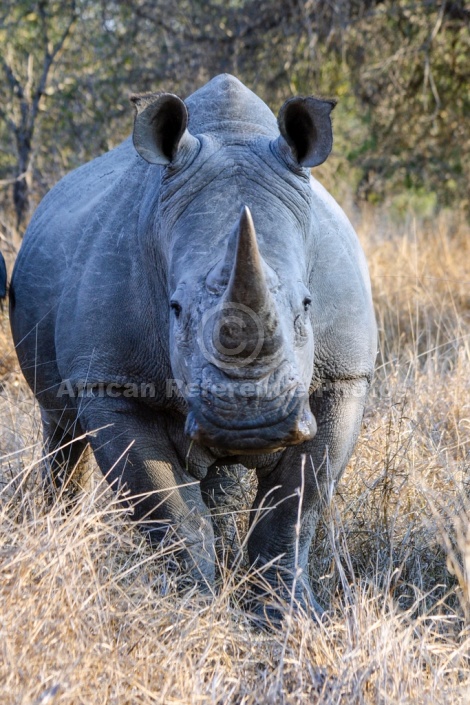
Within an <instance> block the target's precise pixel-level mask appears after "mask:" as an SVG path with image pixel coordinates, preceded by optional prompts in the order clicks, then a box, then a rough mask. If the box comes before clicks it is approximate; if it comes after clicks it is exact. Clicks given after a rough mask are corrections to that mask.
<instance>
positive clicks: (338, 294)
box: [311, 178, 377, 379]
mask: <svg viewBox="0 0 470 705" xmlns="http://www.w3.org/2000/svg"><path fill="white" fill-rule="evenodd" d="M311 186H312V192H313V204H312V208H313V218H312V221H313V224H312V230H313V232H312V239H313V249H314V252H313V266H312V275H311V276H312V281H311V290H312V293H313V301H314V306H313V325H314V330H315V337H316V368H317V370H316V372H317V375H318V376H319V377H327V378H333V379H335V378H336V379H338V378H350V377H357V376H366V377H370V376H371V374H372V370H373V367H374V361H375V357H376V352H377V328H376V323H375V314H374V309H373V304H372V294H371V285H370V277H369V271H368V267H367V262H366V259H365V256H364V253H363V250H362V247H361V244H360V242H359V239H358V237H357V235H356V232H355V230H354V228H353V226H352V225H351V223H350V221H349V219H348V218H347V216H346V214H345V213H344V211H343V210H342V209H341V208H340V206H339V205H338V204H337V203H336V201H335V200H334V198H333V197H332V196H331V195H330V194H329V193H328V192H327V191H326V189H325V188H323V186H321V184H319V183H318V181H316V180H315V179H313V178H312V179H311Z"/></svg>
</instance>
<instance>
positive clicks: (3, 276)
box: [0, 252, 7, 299]
mask: <svg viewBox="0 0 470 705" xmlns="http://www.w3.org/2000/svg"><path fill="white" fill-rule="evenodd" d="M6 295H7V268H6V265H5V260H4V259H3V255H2V253H1V252H0V299H4V298H5V296H6Z"/></svg>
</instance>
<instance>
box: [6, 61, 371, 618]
mask: <svg viewBox="0 0 470 705" xmlns="http://www.w3.org/2000/svg"><path fill="white" fill-rule="evenodd" d="M131 100H132V102H133V104H134V107H135V123H134V130H133V135H132V138H131V137H129V138H128V139H127V140H125V141H124V142H123V143H122V144H121V145H120V146H118V147H116V148H115V149H113V150H111V151H110V152H108V153H107V154H105V155H103V156H101V157H99V158H97V159H95V160H93V161H92V162H90V163H88V164H85V165H84V166H82V167H80V168H78V169H77V170H75V171H73V172H72V173H70V174H68V175H67V176H66V177H65V178H63V179H62V180H61V181H60V182H59V183H58V184H57V185H56V186H55V187H54V188H53V189H52V190H51V191H50V193H49V194H48V195H47V196H46V197H45V198H44V200H43V201H42V203H41V204H40V206H39V207H38V209H37V211H36V213H35V215H34V217H33V218H32V221H31V223H30V225H29V228H28V230H27V233H26V235H25V237H24V241H23V244H22V247H21V251H20V253H19V255H18V258H17V261H16V265H15V269H14V273H13V277H12V282H11V296H10V301H11V325H12V331H13V337H14V340H15V343H16V349H17V352H18V357H19V361H20V364H21V367H22V370H23V373H24V375H25V377H26V379H27V381H28V383H29V385H30V386H31V388H32V390H33V391H34V394H35V395H36V398H37V400H38V402H39V405H40V410H41V417H42V423H43V429H44V444H45V453H46V459H47V461H48V468H49V469H48V472H49V477H50V478H51V481H52V482H53V483H55V484H57V483H60V482H62V481H63V478H64V473H65V474H67V473H70V472H72V471H73V470H76V467H77V465H78V464H79V462H80V460H81V458H82V457H83V453H84V449H85V447H86V445H87V443H89V444H90V445H91V447H92V449H93V452H94V455H95V458H96V460H97V463H98V465H99V467H100V469H101V471H102V472H103V473H104V475H105V476H106V478H107V479H108V481H109V482H110V483H111V485H112V486H113V487H115V488H116V489H117V491H118V492H119V493H120V494H119V496H120V497H121V498H122V501H123V502H127V505H128V507H129V510H130V511H131V513H132V515H133V517H134V518H135V520H136V521H138V522H139V524H140V525H141V526H142V527H143V528H144V529H145V530H146V531H147V532H148V535H149V537H150V539H151V541H152V542H155V543H159V542H160V541H161V540H162V539H163V538H164V537H166V536H167V535H168V532H171V533H172V535H173V536H174V538H175V540H176V542H177V545H178V554H179V558H180V561H181V562H182V565H183V567H184V568H185V570H187V571H188V572H189V573H188V574H189V575H190V576H192V579H193V580H194V581H195V582H196V583H197V584H198V586H200V587H201V590H204V589H206V590H207V589H209V590H211V589H212V586H213V584H214V575H215V563H216V560H215V549H214V527H213V521H212V519H211V513H210V508H213V507H214V506H217V503H218V502H219V501H220V502H222V503H223V501H224V496H225V492H226V482H227V478H229V477H230V472H229V471H230V469H231V468H232V466H236V468H238V469H240V467H244V468H248V469H252V470H253V469H255V470H256V476H257V482H258V485H257V493H256V498H255V500H254V505H253V508H252V511H251V514H252V516H254V517H256V520H255V521H253V522H252V525H251V527H250V531H249V539H248V554H249V560H250V562H251V564H252V565H253V566H255V567H256V569H258V573H259V572H261V573H262V574H263V577H264V581H265V584H266V585H268V587H269V589H270V590H271V592H274V593H275V594H277V595H279V597H280V598H285V599H291V600H292V603H293V604H295V605H296V607H297V608H303V609H307V610H309V611H311V612H313V614H315V613H317V612H319V611H320V610H321V608H320V606H319V605H318V603H317V601H316V600H315V597H314V595H313V594H312V589H311V586H310V584H309V577H308V554H309V547H310V545H311V541H312V537H313V535H314V531H315V526H316V523H317V519H318V517H319V514H320V511H321V509H322V507H323V505H324V501H325V498H326V497H327V496H329V494H330V493H331V491H332V488H333V487H334V485H335V483H336V482H337V481H338V479H339V478H340V476H341V473H342V472H343V470H344V468H345V465H346V463H347V461H348V459H349V457H350V455H351V453H352V450H353V447H354V445H355V442H356V439H357V437H358V433H359V430H360V426H361V420H362V416H363V411H364V405H365V401H366V396H367V391H368V388H369V384H370V381H371V376H372V373H373V366H374V359H375V356H376V325H375V319H374V313H373V307H372V301H371V291H370V282H369V276H368V270H367V265H366V262H365V258H364V255H363V252H362V250H361V247H360V245H359V242H358V239H357V237H356V234H355V232H354V230H353V228H352V226H351V224H350V223H349V221H348V220H347V218H346V216H345V215H344V213H343V212H342V210H341V209H340V208H339V206H338V205H337V204H336V203H335V201H334V200H333V198H332V197H331V196H330V195H329V194H328V193H327V192H326V190H325V189H324V188H323V187H322V186H321V185H320V184H319V183H318V182H317V181H316V180H314V179H313V178H312V177H311V173H310V169H311V167H315V166H317V165H319V164H321V163H322V162H323V161H324V160H325V159H326V158H327V157H328V155H329V153H330V151H331V148H332V126H331V118H330V113H331V111H332V109H333V107H334V104H335V103H334V101H331V100H322V99H318V98H315V97H293V98H291V99H289V100H287V101H286V102H285V103H284V105H283V106H282V107H281V109H280V112H279V115H278V118H277V120H276V118H275V116H274V115H273V113H272V112H271V110H270V109H269V108H268V107H267V106H266V104H265V103H264V102H263V101H262V100H261V99H260V98H258V97H257V96H256V95H255V94H254V93H253V92H251V91H250V90H249V89H248V88H246V87H245V86H244V85H243V84H242V83H241V82H240V81H239V80H238V79H236V78H234V77H233V76H230V75H221V76H217V77H216V78H214V79H212V80H211V81H209V82H208V83H207V84H206V85H205V86H203V87H202V88H200V89H199V90H197V91H196V92H195V93H193V94H192V95H191V96H190V97H189V98H187V99H186V100H185V101H183V100H182V99H180V98H179V97H177V96H176V95H174V94H171V93H165V92H159V93H150V94H138V95H134V96H132V97H131ZM263 599H264V598H263V595H262V590H261V589H260V590H259V602H258V604H259V605H261V607H260V609H263V604H266V601H265V602H264V603H263Z"/></svg>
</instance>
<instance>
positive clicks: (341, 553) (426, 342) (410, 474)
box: [0, 214, 470, 705]
mask: <svg viewBox="0 0 470 705" xmlns="http://www.w3.org/2000/svg"><path fill="white" fill-rule="evenodd" d="M358 230H359V234H360V237H361V240H362V242H363V245H364V247H365V250H366V254H367V257H368V261H369V266H370V270H371V275H372V281H373V288H374V298H375V303H376V310H377V320H378V325H379V331H380V350H379V357H378V364H377V373H376V376H375V381H374V386H373V389H372V392H371V395H370V400H369V404H368V408H367V412H366V416H365V420H364V427H363V431H362V435H361V438H360V441H359V443H358V445H357V447H356V450H355V453H354V456H353V458H352V459H351V461H350V463H349V466H348V469H347V471H346V473H345V475H344V477H343V479H342V481H341V483H340V485H339V488H338V492H337V494H336V495H335V497H334V498H333V500H332V502H331V504H330V506H329V507H328V508H327V509H326V510H325V513H324V516H323V518H322V523H321V526H320V529H319V532H318V536H317V538H316V541H315V545H314V546H313V547H312V554H311V573H312V580H313V583H314V585H315V589H316V592H317V595H318V597H319V599H320V601H321V602H323V604H325V605H328V606H329V611H328V617H327V619H326V620H325V621H324V622H323V623H322V624H317V623H313V622H311V621H309V620H308V619H307V618H304V617H302V616H299V617H293V618H292V619H290V618H287V619H286V620H285V622H284V623H283V626H282V628H281V629H280V630H278V631H273V632H259V631H256V630H255V629H253V628H252V626H251V624H250V622H249V621H248V619H247V616H246V614H245V613H244V612H243V610H242V609H241V607H240V595H242V594H243V589H244V581H245V577H246V576H245V572H244V571H245V569H244V568H243V566H242V567H240V568H239V569H238V570H237V571H236V572H235V573H234V574H233V573H225V572H224V571H223V570H222V577H221V580H220V586H219V590H218V592H217V594H216V595H215V596H214V598H213V600H211V601H207V600H204V599H203V598H202V597H200V596H198V595H197V594H195V593H194V592H192V591H191V590H190V591H189V592H187V593H185V594H183V595H181V594H178V593H177V590H176V582H175V581H176V578H175V577H174V575H173V573H172V572H171V571H170V570H168V562H169V561H171V560H172V559H171V553H170V552H169V549H168V547H167V546H162V548H161V549H160V550H159V551H156V552H155V551H154V552H152V551H151V550H150V548H149V547H148V546H147V544H146V542H145V541H144V540H143V538H142V537H141V535H140V534H139V533H138V531H137V530H136V529H135V528H133V527H132V526H131V524H130V522H129V519H128V517H127V516H126V513H125V511H124V510H123V509H122V508H120V507H119V506H118V505H117V504H116V502H115V501H114V499H113V496H112V495H111V494H110V492H109V490H107V489H106V487H105V483H104V481H100V479H99V476H98V475H96V476H95V479H94V481H93V483H92V485H91V488H90V489H89V491H87V492H84V493H82V494H81V495H80V496H79V497H78V499H77V501H76V503H75V504H74V505H70V506H67V507H66V506H65V503H64V502H62V503H61V502H58V503H56V504H55V505H54V506H52V507H50V506H48V505H47V504H46V502H45V500H44V498H43V495H42V492H41V488H40V481H39V476H40V471H39V459H40V446H41V436H40V424H39V418H38V411H37V407H36V406H35V403H34V402H33V399H32V396H31V394H30V393H29V391H28V390H27V389H26V387H25V384H24V382H23V381H22V379H21V376H20V375H19V372H18V369H17V367H16V363H15V361H14V355H13V353H12V344H11V341H10V338H9V334H8V331H7V321H6V318H5V317H4V319H3V321H2V324H1V333H0V344H1V346H2V348H1V350H2V352H1V355H0V358H1V362H0V379H1V380H2V381H1V383H0V384H1V392H0V481H1V494H0V571H1V575H0V615H1V619H0V702H1V703H3V704H4V705H10V704H11V705H13V704H14V705H27V704H28V705H29V704H33V703H34V704H35V705H39V704H42V705H45V704H46V703H47V704H55V703H60V704H61V705H62V704H64V705H65V704H70V705H72V704H73V705H76V704H78V703H84V704H86V705H89V704H90V705H91V704H94V703H96V704H99V705H103V704H104V703H106V704H107V703H109V704H111V703H113V704H116V705H126V704H129V705H131V704H134V703H165V704H170V703H173V704H175V705H176V704H178V705H179V704H188V705H189V704H191V705H193V704H194V705H196V704H197V705H203V704H206V703H207V704H209V703H211V704H212V705H215V704H217V705H219V704H222V703H223V704H228V703H233V704H235V703H236V704H237V705H251V704H253V705H254V704H259V703H272V704H277V703H282V704H284V703H285V704H292V705H294V704H296V705H297V704H298V703H300V704H303V703H309V704H314V705H316V704H319V705H320V704H321V705H326V704H327V703H328V704H331V705H332V704H333V703H335V704H344V705H346V704H347V705H354V704H356V703H357V704H358V705H359V704H362V703H364V704H371V705H372V704H374V705H375V704H383V705H391V704H395V703H396V704H397V705H398V703H400V704H407V703H409V704H411V703H413V704H420V705H421V704H422V705H438V704H440V703H442V704H445V705H452V704H453V703H460V704H462V705H464V704H465V703H469V702H470V498H469V496H470V475H469V469H470V468H469V465H470V437H469V436H470V231H469V229H468V226H466V225H465V224H464V223H463V222H460V221H459V220H458V218H457V217H454V218H452V217H451V216H450V215H448V214H447V215H443V216H440V217H439V218H436V220H435V221H434V222H428V223H416V222H414V221H413V220H410V221H409V222H407V223H405V224H403V223H402V224H401V225H399V226H396V225H393V224H392V223H390V222H388V221H387V220H386V219H385V218H383V217H381V216H380V217H379V215H378V214H376V215H374V214H368V215H364V216H363V217H362V219H361V222H360V223H359V226H358Z"/></svg>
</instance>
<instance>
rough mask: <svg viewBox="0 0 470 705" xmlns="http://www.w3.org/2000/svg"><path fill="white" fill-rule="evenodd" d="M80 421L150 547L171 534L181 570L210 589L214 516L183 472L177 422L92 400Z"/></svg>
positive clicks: (122, 403)
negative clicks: (175, 440)
mask: <svg viewBox="0 0 470 705" xmlns="http://www.w3.org/2000/svg"><path fill="white" fill-rule="evenodd" d="M80 421H81V425H82V427H83V428H85V430H86V432H87V434H88V435H89V441H90V443H91V446H92V448H93V451H94V454H95V457H96V460H97V462H98V465H99V466H100V469H101V471H102V472H103V474H104V475H105V477H106V479H107V480H108V482H109V483H110V484H111V485H112V487H113V488H114V489H116V490H117V492H118V493H119V495H120V496H122V497H123V498H124V501H125V502H126V504H127V505H128V506H130V507H132V509H133V518H134V519H135V520H136V521H137V522H138V523H139V525H140V527H141V528H143V529H144V530H145V532H146V533H148V535H149V538H150V540H151V541H152V543H159V542H160V541H161V540H162V539H163V538H165V537H166V536H167V533H168V532H172V534H173V536H174V539H175V544H176V545H175V551H176V553H177V556H178V559H179V562H180V565H181V566H182V568H183V570H185V571H188V572H189V573H190V575H191V577H192V578H193V579H194V580H195V581H196V582H197V584H198V586H199V588H200V589H201V590H202V591H204V592H206V591H208V590H210V589H211V587H212V584H213V581H214V534H213V530H212V524H211V519H210V514H209V510H208V508H207V507H206V505H205V504H204V502H203V500H202V497H201V491H200V486H199V482H198V481H197V480H195V478H194V477H192V476H191V475H189V474H188V473H187V472H186V471H185V470H184V469H183V467H184V459H183V458H180V457H179V454H178V452H177V450H176V447H175V445H174V444H173V442H172V439H174V438H175V429H174V427H175V421H174V420H173V419H172V418H171V417H167V416H166V415H164V414H161V413H156V412H154V411H151V412H150V411H149V410H147V409H146V408H145V407H143V405H140V404H138V403H137V402H134V401H129V400H124V399H123V398H120V399H108V398H105V399H90V400H89V402H88V403H87V404H86V405H84V406H83V407H82V410H81V412H80ZM170 425H171V426H172V428H171V429H170V428H169V426H170ZM181 433H182V431H181ZM181 440H182V439H181ZM181 445H183V444H181Z"/></svg>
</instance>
